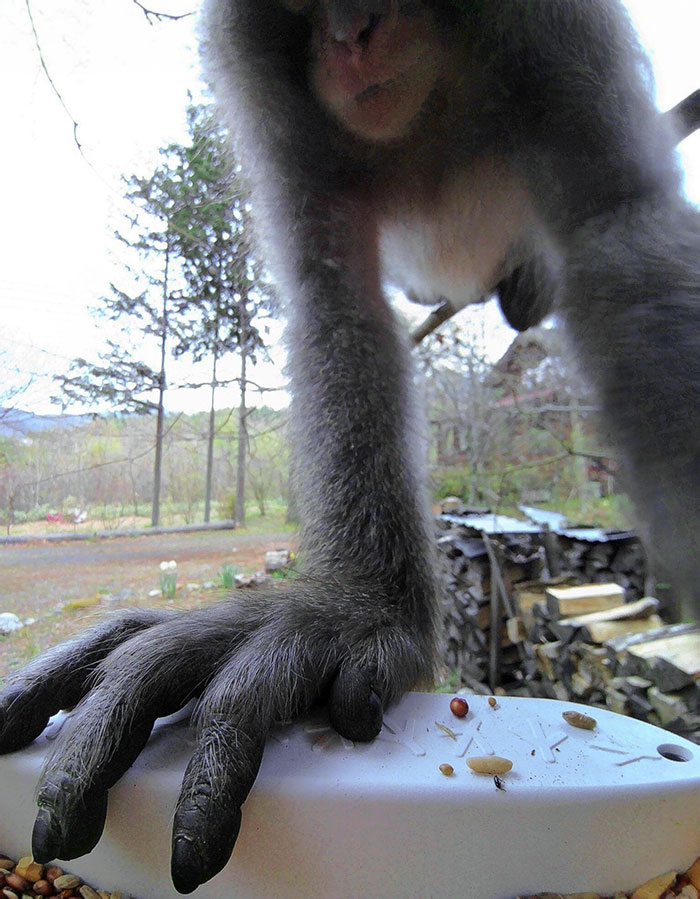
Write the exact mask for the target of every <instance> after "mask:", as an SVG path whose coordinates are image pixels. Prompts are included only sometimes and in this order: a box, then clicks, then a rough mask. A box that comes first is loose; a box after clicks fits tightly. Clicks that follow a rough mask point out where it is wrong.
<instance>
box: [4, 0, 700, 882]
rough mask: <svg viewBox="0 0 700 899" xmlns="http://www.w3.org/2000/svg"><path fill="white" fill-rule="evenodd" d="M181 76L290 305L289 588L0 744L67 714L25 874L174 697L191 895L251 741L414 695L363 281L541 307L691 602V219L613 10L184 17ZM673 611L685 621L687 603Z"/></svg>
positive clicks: (228, 828)
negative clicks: (591, 394) (211, 97)
mask: <svg viewBox="0 0 700 899" xmlns="http://www.w3.org/2000/svg"><path fill="white" fill-rule="evenodd" d="M202 32H203V37H202V43H203V58H204V60H205V68H206V74H207V78H208V79H209V81H210V83H211V85H212V87H213V90H214V93H215V95H216V98H217V101H218V104H219V108H220V111H221V115H222V117H223V119H224V120H225V122H226V123H227V124H228V126H229V127H230V129H231V131H232V133H233V135H234V140H235V146H236V151H237V153H238V154H240V158H241V160H242V161H243V164H244V167H245V170H246V173H247V175H248V177H249V179H250V185H251V190H252V203H253V207H254V210H255V213H256V216H257V219H258V228H259V233H260V235H261V238H262V241H263V246H264V248H265V253H266V258H267V261H268V263H269V265H270V268H271V270H272V271H273V273H274V275H275V278H276V281H277V284H278V287H279V290H280V292H281V294H282V295H283V296H284V298H285V299H286V302H287V305H288V313H289V333H288V342H289V359H290V362H289V364H290V370H291V377H292V389H293V413H294V414H293V418H294V425H293V430H294V442H295V449H296V453H297V459H298V462H297V463H296V465H295V470H296V472H297V475H298V485H297V495H298V497H299V500H300V502H301V506H302V508H301V512H302V519H303V529H302V546H303V559H304V561H305V563H306V566H307V570H306V572H305V576H304V577H301V578H300V579H299V580H297V581H296V582H295V583H294V584H293V585H292V586H291V587H290V588H289V589H287V590H283V591H278V592H275V591H271V592H262V593H258V594H252V595H251V594H250V593H246V596H245V598H244V599H243V600H239V599H238V598H237V597H232V598H231V600H230V602H228V603H224V604H218V605H216V606H214V607H213V608H210V609H197V610H194V611H191V612H174V613H168V612H143V611H139V610H131V611H125V612H123V613H121V614H120V615H119V616H117V617H113V618H110V619H108V620H107V621H106V622H105V623H103V624H102V625H100V626H99V627H98V628H97V629H95V630H93V631H91V632H89V633H88V634H87V635H85V636H83V637H81V638H79V639H77V640H75V641H73V642H71V643H69V644H66V645H63V646H59V647H57V648H56V649H53V650H50V651H49V652H48V653H46V654H45V655H43V656H41V657H39V658H38V659H36V660H35V661H34V662H32V663H30V665H28V666H27V668H25V669H24V670H23V671H21V672H19V673H18V674H16V675H13V677H12V678H10V679H9V680H8V683H7V685H6V687H5V690H4V693H3V694H2V695H1V696H0V749H1V750H2V751H5V752H7V751H12V750H14V749H17V748H19V747H20V746H24V745H25V744H27V743H29V742H30V741H31V740H33V739H34V738H35V737H36V736H37V735H38V734H39V733H40V732H41V731H42V729H43V728H44V726H45V724H46V721H47V719H48V717H49V716H50V715H51V714H53V713H55V712H57V711H58V710H59V709H61V708H66V707H70V706H73V705H76V704H77V703H80V704H79V705H78V708H77V711H76V713H75V715H74V716H73V718H72V720H71V722H70V729H69V732H68V734H67V736H65V737H64V738H63V739H61V740H60V742H59V743H58V745H57V747H56V749H55V751H54V752H53V754H52V756H51V758H50V760H49V761H48V763H47V767H46V770H45V772H44V775H43V778H42V782H41V785H40V788H39V793H38V804H39V813H38V817H37V821H36V825H35V828H34V835H33V851H34V856H35V858H36V859H37V860H38V861H41V862H45V861H48V860H49V859H52V858H54V857H58V858H61V859H70V858H74V857H76V856H79V855H82V854H84V853H86V852H89V851H90V850H91V849H92V848H93V847H94V846H95V844H96V843H97V841H98V840H99V838H100V834H101V832H102V828H103V824H104V819H105V811H106V807H107V792H108V790H109V788H110V787H111V786H112V785H113V784H114V783H115V781H117V780H118V778H119V777H120V776H121V775H122V774H123V773H124V771H125V770H126V769H127V768H128V767H129V766H130V765H131V764H132V762H133V761H134V759H135V758H136V756H137V755H138V754H139V752H140V751H141V749H142V748H143V746H144V744H145V743H146V741H147V739H148V736H149V733H150V731H151V728H152V725H153V722H154V720H155V719H156V717H158V716H161V715H166V714H169V713H171V712H173V711H175V710H176V709H178V708H181V707H182V706H183V705H184V704H185V703H187V702H188V701H189V700H190V699H192V698H193V697H196V698H197V700H198V702H197V706H196V711H195V712H194V716H193V723H194V726H195V727H196V731H197V736H198V743H197V746H196V748H195V750H194V752H193V756H192V759H191V761H190V763H189V766H188V768H187V771H186V774H185V777H184V784H183V789H182V795H181V797H180V800H179V804H178V807H177V811H176V813H175V820H174V824H173V843H172V877H173V882H174V884H175V887H176V888H177V889H178V890H179V891H180V892H182V893H188V892H191V891H192V890H194V889H196V887H197V886H198V885H199V884H201V883H203V882H204V881H206V880H207V879H209V878H210V877H212V876H213V875H214V874H216V873H217V872H218V871H219V870H221V868H222V867H223V866H224V865H225V864H226V862H227V860H228V858H229V856H230V853H231V851H232V849H233V845H234V842H235V840H236V836H237V834H238V830H239V827H240V822H241V806H242V804H243V802H244V801H245V798H246V796H247V795H248V792H249V791H250V789H251V787H252V786H253V782H254V780H255V777H256V774H257V771H258V767H259V765H260V760H261V757H262V753H263V748H264V745H265V738H266V736H267V734H268V732H269V729H270V727H271V725H272V724H273V723H274V722H275V721H278V720H280V719H289V718H291V717H293V716H297V715H300V714H303V713H304V712H306V711H307V710H308V709H309V708H310V707H311V706H312V705H315V704H317V703H323V704H324V705H325V706H326V707H327V709H328V714H329V716H330V720H331V722H332V724H333V726H334V727H335V728H336V729H337V730H338V732H339V733H341V734H342V735H343V736H345V737H347V738H348V739H350V740H371V739H373V738H374V737H375V736H376V734H377V733H378V732H379V730H380V728H381V725H382V710H383V709H384V708H385V707H386V706H387V705H389V704H390V703H392V702H394V701H395V700H397V699H398V698H399V697H400V696H401V694H402V693H403V692H404V691H405V690H408V689H409V688H411V687H415V686H416V685H418V684H421V683H425V682H429V681H430V679H431V677H432V675H433V670H434V664H435V659H436V647H437V645H438V642H439V638H440V635H439V629H438V626H437V620H438V614H437V588H436V583H435V580H434V574H433V565H432V557H431V549H430V545H431V531H432V528H431V523H430V519H429V516H428V514H427V508H426V504H425V501H424V496H423V474H422V471H421V468H422V458H421V456H422V448H421V445H420V441H418V440H417V439H416V433H417V425H416V419H415V415H416V403H415V400H414V397H413V391H412V371H411V364H410V358H409V353H408V348H407V340H406V338H405V336H404V335H403V334H402V333H401V331H400V329H399V328H397V326H396V322H395V320H394V316H393V314H392V311H391V309H390V307H389V305H388V304H387V301H386V298H385V295H384V292H383V285H384V284H385V283H389V282H390V283H392V284H394V285H396V286H397V287H400V288H402V289H404V290H405V291H406V292H407V293H408V294H410V295H412V296H416V297H420V298H421V299H422V300H425V301H427V302H434V301H436V300H437V299H438V298H447V299H448V300H449V301H450V302H451V303H452V304H453V305H454V306H455V307H460V306H463V305H465V304H468V303H471V302H475V301H477V300H479V298H481V297H483V296H484V295H486V294H488V293H489V292H493V291H494V290H497V292H498V294H499V296H500V298H501V303H502V306H503V310H504V313H505V315H506V317H507V318H508V320H509V321H510V322H511V323H512V324H513V325H514V326H515V327H517V328H521V329H522V328H527V327H529V326H530V325H533V324H535V323H537V322H538V321H540V320H541V318H542V317H543V316H544V315H546V314H547V313H549V312H550V311H554V312H555V313H556V315H557V316H558V317H559V319H560V320H561V321H562V322H563V323H564V325H565V327H566V329H567V331H568V335H569V338H570V341H571V344H572V347H573V349H574V351H575V352H576V353H577V355H578V358H579V360H580V362H581V366H582V369H583V370H584V371H585V373H586V374H587V376H588V377H589V378H590V380H591V382H592V384H593V386H594V387H595V388H596V389H597V391H598V394H599V397H600V401H601V403H602V406H603V409H604V423H605V426H606V428H609V430H610V432H614V434H615V435H616V439H617V442H618V445H619V447H620V449H621V451H622V452H623V454H624V457H625V460H626V473H627V486H628V489H629V490H630V492H631V494H632V496H633V499H634V500H635V502H636V503H637V505H638V508H639V511H640V515H641V516H642V517H643V519H644V521H645V522H646V524H647V526H648V534H649V545H650V546H651V547H652V548H654V547H655V548H656V549H657V550H658V552H659V554H660V555H661V556H662V557H663V558H664V559H666V560H667V561H668V560H670V561H671V564H672V566H673V571H674V574H675V575H676V577H677V582H678V584H680V585H683V587H684V589H686V590H687V591H693V590H694V591H695V596H696V599H697V592H698V574H699V573H700V551H699V549H698V534H700V509H699V502H698V496H699V491H698V479H699V476H700V429H699V418H698V388H699V387H700V330H699V328H698V325H699V313H700V253H699V248H700V216H699V214H698V211H697V210H696V209H694V208H693V207H691V206H690V205H689V204H688V202H687V200H686V199H684V197H683V195H682V191H681V175H680V172H679V166H678V162H677V159H676V155H675V151H674V143H675V141H676V135H675V134H674V133H673V128H672V125H671V124H670V122H669V120H668V118H667V117H663V116H661V115H660V114H659V112H658V110H657V109H656V108H655V105H654V101H653V95H652V83H651V75H650V68H649V64H648V62H647V59H646V58H645V56H644V54H643V52H642V50H641V49H640V46H639V43H638V41H637V38H636V36H635V34H634V32H633V30H632V27H631V25H630V22H629V20H628V17H627V13H626V12H625V9H624V7H623V5H622V3H621V2H619V0H308V2H304V0H205V3H204V11H203V23H202ZM695 611H696V612H697V611H698V606H697V605H696V607H695Z"/></svg>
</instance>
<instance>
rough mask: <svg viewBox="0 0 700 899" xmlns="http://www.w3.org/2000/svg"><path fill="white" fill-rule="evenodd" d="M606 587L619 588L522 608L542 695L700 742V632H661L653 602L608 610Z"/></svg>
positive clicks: (556, 591)
mask: <svg viewBox="0 0 700 899" xmlns="http://www.w3.org/2000/svg"><path fill="white" fill-rule="evenodd" d="M601 587H603V589H601ZM605 587H611V588H614V585H590V586H589V587H586V586H581V587H574V588H556V587H544V588H543V589H544V593H543V594H541V595H540V598H539V599H538V600H536V601H534V602H533V603H532V605H531V606H530V608H529V609H527V607H526V606H523V607H520V613H521V615H522V618H521V621H522V626H521V630H522V631H524V632H525V633H526V634H527V642H528V643H529V646H530V647H532V649H533V651H534V659H535V667H536V678H535V680H536V682H537V685H538V687H539V690H540V691H541V692H540V693H539V694H538V695H544V696H549V697H551V698H553V699H562V700H565V701H568V700H573V701H577V702H586V703H589V704H591V705H598V706H605V707H607V708H609V709H612V710H613V711H615V712H620V713H622V714H626V715H632V716H633V717H634V718H640V719H642V720H644V721H648V722H650V723H652V724H657V725H660V726H661V727H664V728H666V729H667V730H670V731H673V732H674V733H677V734H681V735H683V736H685V737H687V738H689V739H691V740H695V741H696V742H700V628H699V627H698V626H697V625H695V624H676V625H664V623H663V621H662V620H661V618H660V617H659V615H658V613H657V609H658V601H657V600H656V599H654V598H652V597H646V598H643V599H640V600H637V601H636V602H632V603H625V602H624V599H623V597H620V602H619V604H618V605H616V606H614V605H611V597H610V596H606V595H605V594H606V592H607V590H606V589H605ZM532 592H533V586H532V585H530V587H529V588H528V589H526V590H522V593H521V595H522V594H525V596H526V597H528V598H530V597H531V596H532ZM594 606H595V607H596V608H593V607H594ZM581 608H585V609H586V610H587V611H585V612H581V613H580V614H579V609H581ZM571 612H573V613H574V614H570V613H571ZM510 630H511V631H512V630H513V628H512V626H511V629H510Z"/></svg>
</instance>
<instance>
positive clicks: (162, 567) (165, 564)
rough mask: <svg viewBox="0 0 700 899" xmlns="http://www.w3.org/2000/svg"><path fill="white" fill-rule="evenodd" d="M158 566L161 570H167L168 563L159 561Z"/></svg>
mask: <svg viewBox="0 0 700 899" xmlns="http://www.w3.org/2000/svg"><path fill="white" fill-rule="evenodd" d="M158 567H159V568H160V570H161V571H167V570H168V563H167V562H161V563H160V565H159V566H158Z"/></svg>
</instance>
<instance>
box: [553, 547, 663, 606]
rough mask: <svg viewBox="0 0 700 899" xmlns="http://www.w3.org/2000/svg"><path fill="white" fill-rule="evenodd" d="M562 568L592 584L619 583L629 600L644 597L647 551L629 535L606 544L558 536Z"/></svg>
mask: <svg viewBox="0 0 700 899" xmlns="http://www.w3.org/2000/svg"><path fill="white" fill-rule="evenodd" d="M557 546H558V550H559V556H560V562H561V568H562V570H563V571H566V572H568V573H570V574H575V575H577V576H578V577H579V578H580V579H581V581H582V582H584V583H590V584H599V583H615V584H619V585H620V586H621V587H622V588H623V589H624V591H625V598H626V599H627V600H632V599H639V597H640V596H642V595H643V594H644V575H645V570H646V565H645V559H644V551H643V549H642V545H641V543H640V542H639V540H638V539H637V538H636V537H632V536H629V535H628V534H625V535H620V537H619V538H618V539H607V540H606V541H605V542H599V541H594V540H579V539H576V538H573V537H567V536H565V535H561V534H559V535H557Z"/></svg>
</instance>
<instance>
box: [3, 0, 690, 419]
mask: <svg viewBox="0 0 700 899" xmlns="http://www.w3.org/2000/svg"><path fill="white" fill-rule="evenodd" d="M149 5H151V6H154V7H155V8H157V9H159V10H162V11H164V12H170V13H175V14H179V13H184V12H188V11H191V10H193V9H194V7H195V0H150V3H149ZM627 5H628V7H629V9H630V12H631V14H632V17H633V19H634V20H635V22H636V25H637V28H638V29H639V31H640V34H641V37H642V40H643V42H644V43H645V45H646V46H647V48H648V49H649V51H650V53H651V56H652V59H653V62H654V65H655V69H656V76H657V88H658V100H659V106H660V107H661V108H662V109H665V108H668V107H670V106H672V105H674V104H675V103H676V102H678V101H679V100H680V99H682V98H683V97H685V96H686V95H687V94H689V93H691V91H693V90H695V89H697V88H699V87H700V53H699V52H698V46H697V38H698V34H700V0H664V2H660V0H628V3H627ZM31 8H32V12H33V15H34V22H35V25H36V29H37V32H38V35H39V39H40V43H41V48H42V51H43V54H44V58H45V61H46V64H47V66H48V69H49V71H50V73H51V77H52V78H53V81H54V83H55V84H56V85H57V87H58V89H59V91H60V93H61V96H62V98H63V100H64V102H65V104H66V106H67V108H68V110H69V112H70V116H69V115H68V114H67V113H66V111H65V110H64V109H63V108H62V107H61V105H60V103H59V101H58V99H57V98H56V95H55V94H54V93H53V91H52V90H51V87H50V85H49V84H48V81H47V78H46V76H45V74H44V72H43V70H42V67H41V62H40V60H39V56H38V53H37V50H36V46H35V42H34V37H33V34H32V29H31V25H30V22H29V18H28V14H27V7H26V4H25V0H2V3H1V9H0V84H1V85H2V106H3V109H4V121H5V129H4V138H3V140H2V142H0V166H1V171H2V173H3V207H4V208H3V213H4V214H3V215H2V219H1V220H0V248H1V252H2V265H1V267H0V323H1V324H0V378H2V381H3V382H4V383H6V381H7V379H8V377H9V376H10V375H9V374H8V371H7V370H6V371H3V367H7V366H8V365H11V364H15V365H16V366H17V367H19V368H21V369H23V370H24V371H25V372H28V373H29V372H30V373H36V374H38V375H40V376H41V375H43V376H46V375H48V374H50V373H52V372H54V371H56V370H64V369H65V367H66V366H67V363H68V361H69V360H70V359H72V358H73V357H74V356H76V355H83V356H88V357H95V356H96V354H97V352H98V350H99V349H100V347H101V345H102V337H103V333H102V332H101V331H100V330H98V328H97V326H96V324H95V321H94V319H93V318H92V317H91V316H90V314H89V312H88V309H89V307H90V306H93V305H95V304H96V303H97V301H98V299H99V297H100V296H102V295H104V294H105V293H106V292H107V291H108V286H109V281H110V279H114V278H115V277H117V275H116V272H115V270H114V262H113V260H112V259H111V256H110V254H111V251H112V250H113V249H114V240H113V238H112V236H111V235H112V232H113V230H114V228H115V227H117V225H118V224H119V220H118V208H119V199H120V197H121V194H122V187H121V184H120V177H121V175H122V174H126V175H127V176H128V175H131V174H133V173H139V174H148V173H149V170H151V169H152V167H153V166H154V164H155V162H156V159H157V150H158V147H160V146H163V145H164V144H166V143H168V142H169V141H171V140H183V139H184V136H185V131H184V127H185V124H184V109H185V106H186V104H187V92H188V90H189V91H191V92H192V93H193V94H194V96H195V99H197V98H198V97H199V96H200V92H201V86H200V85H199V80H198V79H199V75H198V66H197V56H196V40H195V37H194V18H193V17H191V18H188V19H183V20H182V21H180V22H163V23H161V24H154V25H152V26H151V25H149V24H148V22H147V21H146V19H145V17H144V15H143V13H142V12H141V11H140V10H139V8H138V7H137V6H136V5H135V3H133V2H132V0H109V2H99V3H94V2H92V0H31ZM71 117H72V118H73V119H75V121H77V122H78V131H77V134H78V139H79V140H80V143H81V145H82V147H83V151H84V155H85V157H86V158H87V160H88V161H89V163H90V165H88V163H87V162H86V159H85V158H83V156H81V154H80V153H79V152H78V150H77V148H76V145H75V142H74V139H73V124H72V120H71ZM682 158H683V163H684V166H685V169H686V188H687V191H688V194H689V195H690V197H691V198H692V199H693V201H694V202H696V203H698V204H700V134H695V135H694V136H692V137H691V138H689V139H688V140H686V141H685V142H684V144H683V145H682ZM479 314H483V313H479ZM486 315H487V327H488V330H489V332H490V333H491V334H492V335H493V340H494V341H495V342H496V343H498V342H499V341H500V344H502V345H503V346H504V348H505V346H506V345H507V343H508V333H507V331H506V330H505V329H502V328H499V327H498V324H497V315H496V313H495V310H493V309H491V310H488V311H487V313H486ZM188 377H189V373H188ZM254 377H256V379H257V378H261V379H263V380H267V381H270V382H272V381H273V380H274V376H273V375H272V374H271V373H270V372H266V371H265V370H263V371H260V372H257V371H256V372H255V375H254ZM276 380H277V383H281V378H280V377H279V375H278V376H277V379H276ZM50 392H51V388H50V386H48V382H47V380H46V377H38V378H36V379H35V383H34V385H33V386H32V387H31V388H30V390H28V391H27V393H25V394H24V395H23V396H22V397H20V398H18V399H17V401H16V403H17V405H20V406H22V407H24V408H30V409H32V410H33V411H35V412H47V411H55V408H54V409H52V408H51V407H50V406H49V404H48V400H47V397H48V395H49V394H50ZM234 401H235V397H233V396H232V395H231V394H230V393H229V395H226V393H225V392H224V391H222V392H221V403H222V405H230V404H231V403H232V402H234ZM167 402H168V407H169V408H171V409H180V408H186V409H193V408H204V407H205V405H206V397H205V396H204V395H201V396H199V397H192V396H191V395H190V396H187V397H186V396H185V395H184V394H182V393H181V394H179V395H178V394H177V393H175V392H171V393H170V395H169V397H168V401H167Z"/></svg>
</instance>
